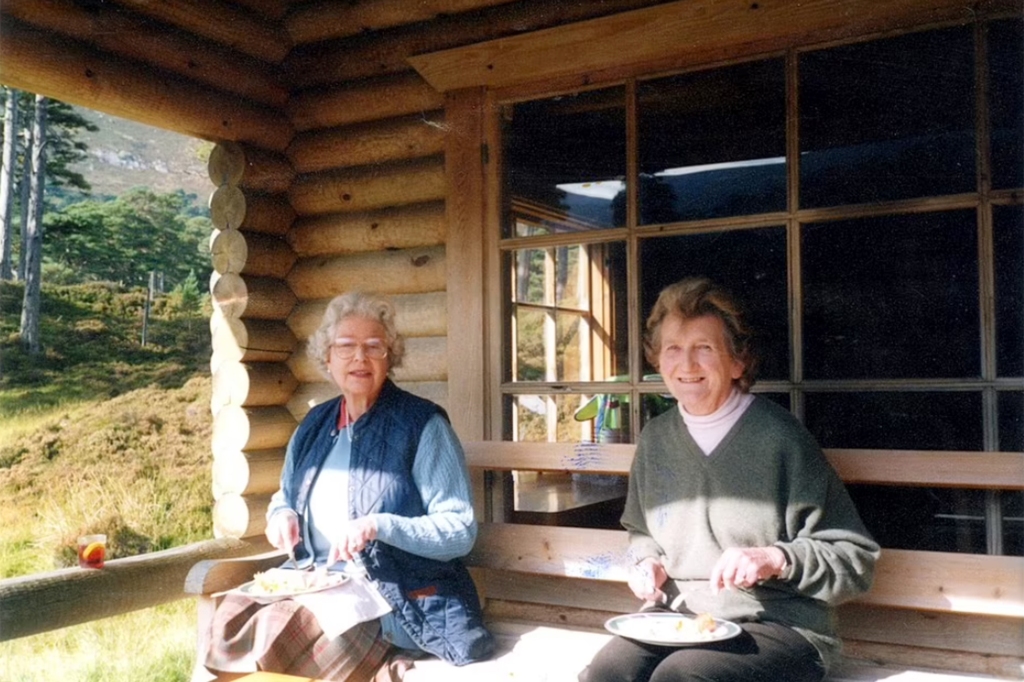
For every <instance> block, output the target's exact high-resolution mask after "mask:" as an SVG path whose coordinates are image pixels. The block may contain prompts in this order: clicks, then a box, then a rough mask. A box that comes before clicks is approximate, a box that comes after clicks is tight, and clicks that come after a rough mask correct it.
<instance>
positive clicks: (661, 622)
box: [604, 612, 742, 646]
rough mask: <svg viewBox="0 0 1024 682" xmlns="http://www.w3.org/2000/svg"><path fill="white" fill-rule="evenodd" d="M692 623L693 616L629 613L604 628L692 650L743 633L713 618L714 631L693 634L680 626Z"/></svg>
mask: <svg viewBox="0 0 1024 682" xmlns="http://www.w3.org/2000/svg"><path fill="white" fill-rule="evenodd" d="M692 620H694V618H693V616H686V615H683V614H681V613H664V612H652V613H629V614H626V615H624V616H615V617H614V618H609V619H608V620H607V621H606V622H605V624H604V627H605V629H607V630H608V632H610V633H612V634H613V635H619V636H620V637H626V638H628V639H635V640H637V641H638V642H645V643H647V644H659V645H661V646H692V645H694V644H707V643H709V642H720V641H722V640H723V639H729V638H731V637H735V636H736V635H738V634H740V632H742V630H740V626H739V625H737V624H736V623H733V622H730V621H727V620H719V619H718V618H716V619H715V625H716V627H715V629H714V630H712V631H711V632H703V633H694V632H692V630H690V629H687V628H685V627H684V626H683V624H684V623H685V622H686V621H692Z"/></svg>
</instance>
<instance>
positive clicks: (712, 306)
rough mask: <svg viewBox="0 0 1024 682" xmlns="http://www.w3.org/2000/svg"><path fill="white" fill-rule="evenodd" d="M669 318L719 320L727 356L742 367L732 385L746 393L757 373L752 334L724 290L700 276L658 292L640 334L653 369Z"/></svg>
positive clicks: (738, 306) (734, 300)
mask: <svg viewBox="0 0 1024 682" xmlns="http://www.w3.org/2000/svg"><path fill="white" fill-rule="evenodd" d="M669 315H679V316H680V317H682V318H683V319H684V320H692V319H694V318H698V317H704V316H708V315H710V316H712V317H717V318H718V319H719V320H721V321H722V326H723V327H724V328H725V340H726V343H727V344H728V346H729V347H728V351H729V355H731V356H732V357H733V359H735V360H738V361H739V362H740V363H741V364H742V365H743V374H742V375H741V376H740V378H739V379H737V381H736V383H737V385H738V387H739V389H740V390H741V391H743V392H747V391H749V390H750V387H751V386H753V385H754V381H755V375H756V371H757V357H756V356H755V355H754V350H753V348H752V343H751V337H752V332H751V330H750V328H749V327H748V326H747V323H746V321H745V320H744V312H743V309H742V308H741V307H740V305H739V302H738V301H737V300H736V299H735V298H733V296H732V295H731V294H730V293H729V292H728V291H726V290H725V289H723V288H721V287H719V286H718V285H716V284H714V283H713V282H712V281H711V280H709V279H706V278H704V277H692V278H688V279H684V280H680V281H678V282H676V283H675V284H670V285H669V286H667V287H665V288H664V289H662V290H661V293H660V294H658V300H657V302H655V304H654V308H653V309H652V310H651V314H650V315H649V316H648V317H647V331H646V333H645V334H644V354H645V356H646V357H647V361H648V362H650V363H651V364H652V365H653V366H654V367H655V368H657V367H658V353H659V351H660V350H661V325H662V323H663V322H664V321H665V318H666V317H668V316H669Z"/></svg>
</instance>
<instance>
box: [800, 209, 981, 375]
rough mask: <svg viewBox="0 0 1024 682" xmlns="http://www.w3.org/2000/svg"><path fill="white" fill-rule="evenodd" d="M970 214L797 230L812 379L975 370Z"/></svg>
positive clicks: (975, 277)
mask: <svg viewBox="0 0 1024 682" xmlns="http://www.w3.org/2000/svg"><path fill="white" fill-rule="evenodd" d="M975 220H976V218H975V214H974V212H973V211H958V212H948V213H927V214H915V215H904V216H886V217H882V218H867V219H862V220H845V221H838V222H834V223H822V224H817V225H806V226H804V228H803V243H802V254H803V255H802V262H803V282H804V371H805V375H806V376H807V378H809V379H866V378H874V379H879V378H892V379H897V378H911V377H919V378H920V377H932V378H938V377H976V376H979V375H980V360H979V356H980V349H979V333H978V324H979V321H978V320H979V313H978V264H977V248H978V247H977V239H976V236H975V235H976V230H975Z"/></svg>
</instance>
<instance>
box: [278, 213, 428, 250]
mask: <svg viewBox="0 0 1024 682" xmlns="http://www.w3.org/2000/svg"><path fill="white" fill-rule="evenodd" d="M447 228H448V224H447V221H446V220H445V205H444V202H441V201H432V202H430V203H426V204H411V205H409V206H398V207H394V208H384V209H380V210H377V211H364V212H359V213H332V214H329V215H322V216H316V217H313V218H301V219H299V220H297V221H296V222H295V225H294V227H293V229H292V230H291V232H289V233H288V242H289V243H290V244H291V245H292V248H293V249H295V253H296V254H297V255H298V256H300V257H303V256H321V255H340V254H345V253H358V252H361V251H387V250H392V249H411V248H415V247H421V246H439V245H441V244H444V243H445V235H446V234H447V231H448V229H447Z"/></svg>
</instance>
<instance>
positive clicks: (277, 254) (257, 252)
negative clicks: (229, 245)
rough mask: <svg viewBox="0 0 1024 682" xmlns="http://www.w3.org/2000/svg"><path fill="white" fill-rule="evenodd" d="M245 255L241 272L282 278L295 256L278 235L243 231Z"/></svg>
mask: <svg viewBox="0 0 1024 682" xmlns="http://www.w3.org/2000/svg"><path fill="white" fill-rule="evenodd" d="M245 242H246V246H247V255H246V260H245V267H243V268H242V273H243V274H246V275H251V276H256V277H271V278H274V279H284V278H285V276H286V275H287V274H288V272H289V271H290V270H291V269H292V266H293V265H295V261H296V259H297V256H296V255H295V252H294V251H293V250H292V247H291V245H290V244H288V242H286V241H285V240H284V239H281V238H280V237H276V236H273V235H268V234H260V233H258V232H249V233H245Z"/></svg>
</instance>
